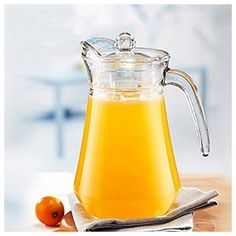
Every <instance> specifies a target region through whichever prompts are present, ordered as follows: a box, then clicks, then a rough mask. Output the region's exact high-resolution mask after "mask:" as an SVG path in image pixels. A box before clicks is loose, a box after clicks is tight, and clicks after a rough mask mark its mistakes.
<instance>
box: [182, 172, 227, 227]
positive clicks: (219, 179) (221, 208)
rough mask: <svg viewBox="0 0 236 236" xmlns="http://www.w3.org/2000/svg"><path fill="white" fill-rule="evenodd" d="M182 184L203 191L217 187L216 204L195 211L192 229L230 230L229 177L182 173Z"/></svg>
mask: <svg viewBox="0 0 236 236" xmlns="http://www.w3.org/2000/svg"><path fill="white" fill-rule="evenodd" d="M181 180H182V185H183V186H186V187H193V186H194V187H197V188H200V189H202V190H204V191H207V190H211V189H217V190H218V192H219V196H218V197H217V198H216V200H217V202H218V205H217V206H215V207H212V208H208V209H205V210H201V211H197V212H195V213H194V217H193V223H194V227H193V231H218V232H219V231H221V232H222V231H231V178H230V177H226V176H222V175H213V174H212V175H202V174H200V175H198V174H195V175H182V176H181Z"/></svg>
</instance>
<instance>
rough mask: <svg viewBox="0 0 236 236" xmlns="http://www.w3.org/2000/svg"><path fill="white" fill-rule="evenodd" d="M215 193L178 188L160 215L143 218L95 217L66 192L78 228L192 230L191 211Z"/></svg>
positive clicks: (211, 203) (205, 204)
mask: <svg viewBox="0 0 236 236" xmlns="http://www.w3.org/2000/svg"><path fill="white" fill-rule="evenodd" d="M216 196H218V192H217V191H215V190H213V191H208V192H203V191H201V190H200V189H197V188H186V187H182V188H181V189H180V191H179V194H178V196H177V198H176V200H175V202H174V204H172V207H171V208H170V209H169V211H168V212H167V213H166V215H164V216H159V217H155V218H145V219H128V220H119V219H97V218H95V217H93V216H91V215H89V214H88V213H87V212H86V210H85V209H84V208H83V206H82V205H81V204H80V202H79V200H78V199H77V198H76V196H75V195H74V194H73V193H72V194H69V195H68V198H69V203H70V206H71V212H72V216H73V219H74V222H75V225H76V228H77V230H78V231H82V232H83V231H189V230H192V227H193V223H192V213H193V212H194V211H196V210H200V209H203V208H206V207H210V206H214V205H217V202H216V201H214V200H211V199H213V198H214V197H216Z"/></svg>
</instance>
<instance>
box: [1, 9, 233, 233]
mask: <svg viewBox="0 0 236 236" xmlns="http://www.w3.org/2000/svg"><path fill="white" fill-rule="evenodd" d="M5 26H6V28H5V61H6V67H5V75H6V77H5V206H6V209H5V210H6V222H5V225H6V230H17V229H18V227H19V225H20V222H21V219H22V216H20V214H21V213H22V212H23V206H24V199H25V198H24V191H23V190H22V189H20V187H19V186H24V183H25V181H27V178H28V176H30V174H31V173H35V172H50V171H66V172H72V173H74V172H75V168H76V165H77V161H78V153H79V150H80V142H81V136H82V130H83V121H84V112H85V106H86V96H87V79H86V74H85V71H84V66H83V64H82V60H81V58H80V41H81V40H84V39H88V38H90V37H94V36H103V37H109V38H113V39H115V38H116V37H117V36H118V34H119V33H121V32H124V31H127V32H130V33H131V34H133V35H134V36H135V38H136V42H137V45H138V46H145V47H153V48H159V49H164V50H166V51H168V52H169V53H170V55H171V61H170V67H174V68H179V69H182V70H184V71H186V72H188V73H189V74H190V75H191V76H192V77H193V79H194V81H195V82H196V84H197V85H198V87H199V90H200V94H201V97H202V100H203V103H204V107H205V112H206V116H207V121H208V125H209V131H210V138H211V149H212V152H211V155H210V158H209V159H207V160H205V159H202V158H201V156H200V152H199V145H198V140H197V136H196V133H195V128H194V124H193V121H192V117H191V113H190V110H189V107H188V104H187V101H186V100H185V97H184V95H183V93H182V92H181V91H180V90H178V89H176V88H171V87H168V88H166V89H165V97H166V103H167V112H168V118H169V125H170V130H171V135H172V142H173V147H174V151H175V156H176V161H177V165H178V169H179V171H180V172H182V173H222V174H227V175H230V174H231V6H230V5H76V6H73V5H61V6H60V5H47V6H46V5H35V6H30V5H21V6H18V5H15V6H14V5H11V6H10V5H9V6H6V7H5ZM21 188H23V187H21ZM16 196H17V197H16ZM14 220H15V222H17V223H14V224H12V222H13V221H14Z"/></svg>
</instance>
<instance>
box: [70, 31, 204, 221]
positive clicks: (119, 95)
mask: <svg viewBox="0 0 236 236" xmlns="http://www.w3.org/2000/svg"><path fill="white" fill-rule="evenodd" d="M81 45H82V58H83V60H84V63H85V65H86V69H87V73H88V79H89V95H88V102H87V111H86V119H85V125H84V133H83V140H82V146H81V151H80V157H79V163H78V167H77V171H76V175H75V182H74V192H75V194H76V196H77V198H78V199H79V201H80V202H81V204H82V205H83V207H84V208H85V210H86V211H87V212H88V213H89V214H91V215H93V216H95V217H97V218H118V219H137V218H149V217H156V216H160V215H164V214H165V213H166V212H167V211H168V209H169V208H170V206H171V204H172V203H173V201H174V200H175V198H176V196H177V194H178V190H179V189H180V180H179V175H178V171H177V168H176V164H175V159H174V153H173V148H172V144H171V138H170V133H169V128H168V122H167V115H166V109H165V100H164V97H163V89H164V88H165V86H166V85H174V86H177V87H179V88H180V89H181V90H183V91H184V93H185V95H186V97H187V99H188V102H189V104H190V108H191V111H192V113H193V118H194V123H195V126H196V130H197V134H198V138H199V140H200V147H201V152H202V155H203V156H205V157H206V156H208V155H209V135H208V129H207V124H206V120H205V116H204V112H203V108H202V104H201V100H200V97H199V94H198V92H197V88H196V86H195V85H194V83H193V81H192V79H191V78H190V76H189V75H187V74H186V73H184V72H182V71H179V70H176V69H170V68H169V67H168V62H169V59H170V56H169V54H168V53H167V52H165V51H163V50H157V49H151V48H141V47H136V46H135V40H134V38H133V37H132V36H131V35H130V34H129V33H122V34H120V35H119V36H118V38H117V39H116V41H114V40H111V39H106V38H92V39H90V40H87V41H83V42H82V43H81Z"/></svg>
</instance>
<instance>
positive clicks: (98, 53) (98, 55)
mask: <svg viewBox="0 0 236 236" xmlns="http://www.w3.org/2000/svg"><path fill="white" fill-rule="evenodd" d="M81 45H82V57H83V59H85V60H91V59H92V60H99V61H101V62H104V63H106V62H107V63H116V62H122V63H123V62H124V63H135V64H137V63H138V64H140V63H148V62H168V61H169V58H170V55H169V53H168V52H166V51H164V50H159V49H153V48H143V47H136V41H135V39H134V37H133V36H132V35H131V34H130V33H127V32H123V33H121V34H120V35H119V36H118V37H117V38H116V40H115V41H114V40H112V39H107V38H92V39H89V40H86V41H82V42H81Z"/></svg>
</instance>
